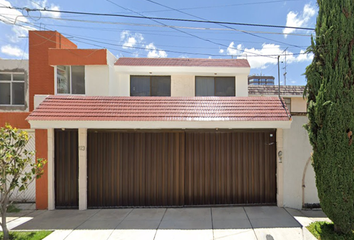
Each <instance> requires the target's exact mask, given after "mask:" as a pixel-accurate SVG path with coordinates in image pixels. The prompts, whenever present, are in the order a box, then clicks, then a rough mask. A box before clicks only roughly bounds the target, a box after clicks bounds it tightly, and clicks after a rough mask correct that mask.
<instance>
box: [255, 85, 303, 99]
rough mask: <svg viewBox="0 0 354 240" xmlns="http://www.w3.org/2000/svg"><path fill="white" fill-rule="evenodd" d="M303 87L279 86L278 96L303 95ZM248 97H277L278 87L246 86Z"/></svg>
mask: <svg viewBox="0 0 354 240" xmlns="http://www.w3.org/2000/svg"><path fill="white" fill-rule="evenodd" d="M304 89H305V86H280V95H298V96H302V95H303V94H304ZM248 94H249V95H259V96H264V95H278V85H273V86H269V85H268V86H267V85H248Z"/></svg>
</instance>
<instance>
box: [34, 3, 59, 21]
mask: <svg viewBox="0 0 354 240" xmlns="http://www.w3.org/2000/svg"><path fill="white" fill-rule="evenodd" d="M31 4H32V6H33V7H35V8H45V9H48V10H55V11H60V7H59V6H58V5H55V4H53V3H51V4H48V2H47V0H43V1H36V0H35V1H31ZM41 14H42V16H45V17H53V18H60V12H45V11H43V12H41Z"/></svg>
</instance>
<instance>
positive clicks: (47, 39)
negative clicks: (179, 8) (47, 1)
mask: <svg viewBox="0 0 354 240" xmlns="http://www.w3.org/2000/svg"><path fill="white" fill-rule="evenodd" d="M0 21H2V20H0ZM21 22H22V21H21ZM4 23H6V22H4ZM23 23H26V24H29V25H32V26H35V27H38V26H37V25H36V24H33V23H28V22H23ZM12 25H16V26H19V27H23V28H26V29H27V28H28V27H27V26H24V25H21V24H18V23H17V24H12ZM46 30H50V29H47V28H46ZM34 33H35V34H36V35H38V36H40V37H41V38H43V39H45V40H46V41H50V42H56V41H53V40H51V39H49V38H46V37H44V36H42V35H40V34H37V33H36V31H34ZM63 34H65V33H63ZM66 35H67V36H71V37H74V38H77V39H76V40H75V41H77V42H81V43H85V44H89V45H91V46H95V47H99V48H106V47H103V46H102V45H97V44H93V43H89V42H86V41H83V40H87V41H91V42H94V43H100V44H105V45H111V46H119V47H122V46H123V45H121V44H113V43H107V42H103V41H95V40H92V39H89V38H84V37H78V36H75V35H71V34H66ZM80 39H81V40H80ZM130 48H131V49H138V50H146V51H149V50H147V49H146V48H144V47H130ZM110 49H113V50H116V51H118V52H125V53H128V54H132V55H134V53H131V52H128V51H124V50H121V49H115V48H110ZM163 51H166V52H171V53H179V54H190V55H200V56H212V57H224V58H225V57H229V56H228V55H219V54H206V53H196V52H182V51H173V50H168V49H166V50H163ZM303 54H306V53H301V52H300V53H293V54H292V55H293V56H297V55H303ZM278 55H279V54H267V55H262V57H277V56H278ZM234 56H235V57H245V56H244V55H242V54H240V55H234ZM247 57H251V58H252V57H259V56H257V55H251V56H247Z"/></svg>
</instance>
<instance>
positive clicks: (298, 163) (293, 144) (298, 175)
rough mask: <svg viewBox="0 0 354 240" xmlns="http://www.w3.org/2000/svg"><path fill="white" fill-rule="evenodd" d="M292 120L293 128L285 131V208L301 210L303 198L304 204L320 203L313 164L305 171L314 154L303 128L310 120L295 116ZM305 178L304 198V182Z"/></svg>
mask: <svg viewBox="0 0 354 240" xmlns="http://www.w3.org/2000/svg"><path fill="white" fill-rule="evenodd" d="M292 119H293V122H292V125H291V128H290V129H284V130H283V174H284V181H283V184H284V197H283V201H284V206H285V207H291V208H297V209H300V208H302V204H303V200H302V199H303V197H304V204H306V203H318V202H319V200H318V197H317V189H316V186H315V177H314V170H313V167H312V165H311V163H309V164H308V166H307V169H305V168H306V164H307V162H308V160H309V158H310V156H311V152H312V147H311V145H310V143H309V139H308V134H307V132H306V130H305V129H304V128H303V125H304V124H305V123H307V121H308V120H307V117H306V116H293V117H292ZM304 172H305V173H304ZM304 176H305V178H304V180H305V184H304V185H305V187H304V196H303V190H302V181H303V177H304Z"/></svg>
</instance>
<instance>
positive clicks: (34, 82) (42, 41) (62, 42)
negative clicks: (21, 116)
mask: <svg viewBox="0 0 354 240" xmlns="http://www.w3.org/2000/svg"><path fill="white" fill-rule="evenodd" d="M49 48H66V49H76V48H77V46H76V45H75V44H74V43H72V42H71V41H70V40H68V39H67V38H65V37H64V36H62V35H61V34H60V33H58V32H55V31H29V81H30V83H29V110H30V111H32V110H33V102H34V95H36V94H45V95H46V94H48V95H51V94H54V68H53V67H51V66H50V65H49V64H48V49H49Z"/></svg>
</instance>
